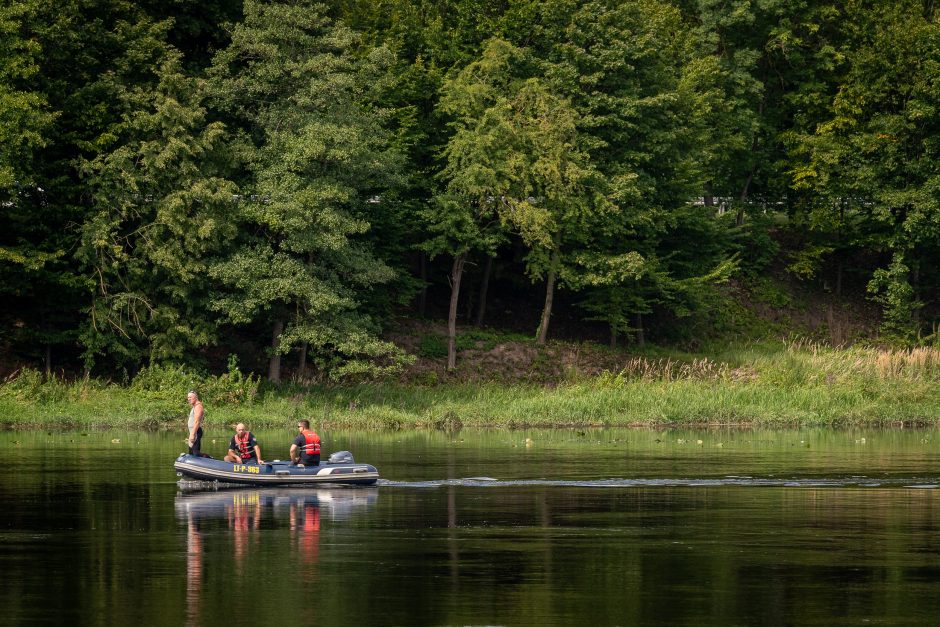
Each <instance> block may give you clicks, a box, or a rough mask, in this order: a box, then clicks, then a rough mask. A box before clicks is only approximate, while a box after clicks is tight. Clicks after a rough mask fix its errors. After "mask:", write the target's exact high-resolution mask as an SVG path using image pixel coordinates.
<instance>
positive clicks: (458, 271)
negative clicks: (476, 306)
mask: <svg viewBox="0 0 940 627" xmlns="http://www.w3.org/2000/svg"><path fill="white" fill-rule="evenodd" d="M466 261H467V253H460V254H459V255H457V256H456V257H454V265H453V267H452V268H451V271H450V311H448V313H447V370H448V372H449V371H451V370H453V369H454V368H456V367H457V301H458V299H459V298H460V279H461V278H462V277H463V266H464V263H466Z"/></svg>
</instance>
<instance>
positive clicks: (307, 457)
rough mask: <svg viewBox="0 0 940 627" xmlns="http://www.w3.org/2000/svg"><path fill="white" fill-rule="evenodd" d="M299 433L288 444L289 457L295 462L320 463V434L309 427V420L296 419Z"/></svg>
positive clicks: (305, 464)
mask: <svg viewBox="0 0 940 627" xmlns="http://www.w3.org/2000/svg"><path fill="white" fill-rule="evenodd" d="M297 428H298V429H300V435H298V436H297V437H296V438H294V442H293V443H292V444H291V445H290V458H291V461H293V462H294V463H295V464H298V463H300V464H303V465H304V466H318V465H319V464H320V436H318V435H317V434H316V433H315V432H314V431H312V430H311V429H310V421H309V420H298V421H297Z"/></svg>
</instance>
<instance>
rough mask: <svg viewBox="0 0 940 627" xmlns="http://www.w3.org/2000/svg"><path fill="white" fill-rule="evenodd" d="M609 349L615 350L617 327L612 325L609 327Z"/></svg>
mask: <svg viewBox="0 0 940 627" xmlns="http://www.w3.org/2000/svg"><path fill="white" fill-rule="evenodd" d="M610 347H611V348H617V327H616V326H615V325H613V324H611V325H610Z"/></svg>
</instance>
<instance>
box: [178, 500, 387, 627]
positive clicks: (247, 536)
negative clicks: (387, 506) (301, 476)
mask: <svg viewBox="0 0 940 627" xmlns="http://www.w3.org/2000/svg"><path fill="white" fill-rule="evenodd" d="M377 500H378V489H376V488H332V489H327V488H320V489H311V488H306V487H305V488H258V489H245V488H243V489H233V490H222V491H203V492H179V493H177V495H176V517H177V519H178V520H180V521H181V522H185V523H186V528H187V534H186V543H187V560H186V565H187V575H186V610H187V611H186V618H187V624H188V625H199V624H200V620H199V616H200V599H201V596H202V579H203V553H204V544H205V541H206V536H207V534H211V535H213V536H216V535H220V533H218V532H223V534H224V535H229V536H230V537H231V542H232V547H231V555H232V556H233V559H234V567H235V572H236V574H239V575H241V574H243V573H244V568H245V565H246V555H247V554H248V552H249V551H250V550H251V549H253V548H255V547H257V545H258V542H259V537H258V535H259V533H258V532H259V530H260V529H261V527H262V520H263V521H264V529H265V530H266V532H267V530H272V531H274V533H277V530H285V531H286V532H287V534H288V535H289V537H290V547H291V552H292V553H294V554H295V555H297V556H298V558H297V559H298V564H297V566H298V573H299V574H301V575H302V576H303V578H304V579H305V580H306V581H313V580H314V579H315V578H316V570H315V569H314V568H313V566H314V565H315V564H316V562H317V557H318V551H319V541H320V521H321V517H325V518H326V519H327V520H329V521H342V520H344V519H346V518H348V517H350V516H352V515H353V514H355V512H357V511H362V510H365V509H368V508H369V507H371V506H372V505H374V504H375V502H376V501H377ZM226 531H227V533H225V532H226Z"/></svg>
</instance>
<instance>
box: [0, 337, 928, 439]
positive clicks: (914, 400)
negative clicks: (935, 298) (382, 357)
mask: <svg viewBox="0 0 940 627" xmlns="http://www.w3.org/2000/svg"><path fill="white" fill-rule="evenodd" d="M537 358H538V356H537ZM604 359H605V360H607V363H608V365H612V364H616V367H612V368H607V369H605V370H603V371H600V372H591V368H590V367H587V366H585V365H582V367H568V368H566V369H563V370H562V371H560V372H562V374H561V375H560V376H559V378H558V379H557V380H549V381H542V382H539V383H532V382H525V383H519V382H506V380H505V379H504V378H501V380H495V379H494V380H487V379H486V378H485V377H483V378H479V377H478V378H477V379H475V380H472V381H471V380H460V379H458V380H449V379H447V378H446V377H441V378H437V382H434V383H432V384H418V383H415V382H404V381H397V382H384V383H370V384H363V385H355V386H323V385H312V386H299V385H296V384H285V385H282V386H278V387H274V386H265V385H260V384H259V381H258V380H257V379H252V378H250V377H245V376H243V375H241V374H240V373H238V371H237V370H232V371H230V372H229V373H227V374H225V375H222V376H221V377H208V378H199V377H195V376H194V375H191V374H189V373H187V372H185V371H184V370H182V369H175V370H174V369H163V370H154V371H145V373H144V374H142V375H141V376H140V377H138V378H137V379H135V380H134V382H133V383H132V384H131V385H129V386H120V385H114V384H107V383H104V382H100V381H95V380H84V381H75V382H63V381H60V380H56V379H52V380H43V378H42V377H41V376H40V375H39V374H38V373H35V372H32V371H26V372H24V373H21V374H20V376H18V377H17V378H15V379H12V380H10V381H8V382H6V383H4V384H3V385H2V386H0V426H3V427H7V428H51V427H54V426H58V427H66V428H78V429H86V428H103V427H131V428H149V429H163V428H175V429H181V428H182V425H183V423H184V421H185V416H186V414H187V412H188V407H187V406H186V404H185V393H186V390H187V389H188V388H189V387H193V386H196V387H199V388H200V389H201V390H202V391H203V396H204V399H205V401H206V406H207V411H208V420H209V424H210V425H212V426H219V427H221V426H223V425H224V426H225V428H228V426H229V425H231V424H234V423H235V422H237V421H244V422H247V423H248V424H249V425H250V426H251V427H252V428H256V429H257V428H262V427H281V426H285V425H289V423H291V422H292V421H294V420H296V419H297V418H299V417H307V418H310V419H312V420H313V421H314V422H315V423H316V424H317V425H320V426H322V427H331V428H366V429H411V428H438V429H455V428H459V427H461V426H468V427H469V426H474V427H482V426H488V427H494V426H495V427H507V428H520V427H526V426H529V427H536V426H537V427H553V426H558V427H594V426H657V425H667V424H668V425H690V426H691V425H704V424H714V425H719V424H720V425H737V424H742V425H762V426H783V425H788V426H811V425H812V426H821V425H833V426H836V425H881V424H902V423H904V424H937V423H940V350H938V349H936V348H920V349H913V350H878V349H874V348H858V347H856V348H850V349H832V348H827V347H822V346H816V345H801V344H788V345H785V344H760V345H753V346H748V347H741V346H738V347H728V348H724V349H718V350H713V351H710V352H708V353H707V354H695V355H693V354H687V353H679V352H670V353H664V352H655V353H654V352H647V353H646V354H644V355H632V356H631V355H627V354H619V355H617V354H615V355H611V354H610V353H607V354H605V357H604ZM423 379H424V380H426V379H427V377H423ZM516 381H518V379H516Z"/></svg>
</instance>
